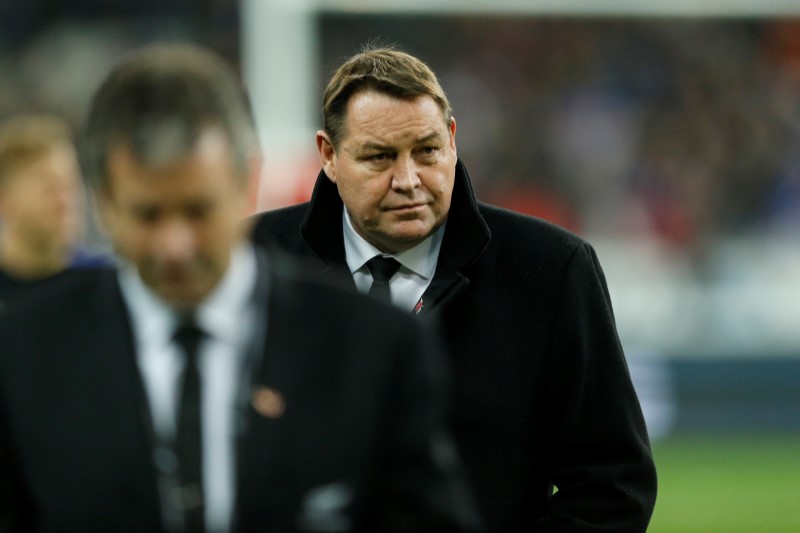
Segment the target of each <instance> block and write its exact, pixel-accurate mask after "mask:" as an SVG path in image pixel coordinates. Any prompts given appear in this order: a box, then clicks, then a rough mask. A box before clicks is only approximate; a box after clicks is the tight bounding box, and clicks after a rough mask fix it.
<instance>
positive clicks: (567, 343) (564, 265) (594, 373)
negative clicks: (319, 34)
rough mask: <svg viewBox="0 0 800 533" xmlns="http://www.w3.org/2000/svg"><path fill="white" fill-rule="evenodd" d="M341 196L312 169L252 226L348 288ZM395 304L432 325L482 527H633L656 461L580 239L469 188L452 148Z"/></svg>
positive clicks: (652, 486)
mask: <svg viewBox="0 0 800 533" xmlns="http://www.w3.org/2000/svg"><path fill="white" fill-rule="evenodd" d="M342 210H343V205H342V201H341V199H340V197H339V195H338V191H337V189H336V186H335V185H334V184H333V183H332V182H331V181H330V180H328V179H327V177H326V176H325V174H324V173H322V172H321V173H320V175H319V177H318V179H317V183H316V186H315V189H314V192H313V195H312V198H311V200H310V202H307V203H304V204H300V205H296V206H290V207H286V208H282V209H278V210H274V211H270V212H265V213H261V214H259V215H257V216H256V218H255V221H254V222H255V224H254V231H253V239H254V240H255V242H257V243H262V244H265V243H270V244H274V243H277V244H278V245H279V246H281V247H283V248H284V249H286V250H288V251H289V252H290V253H292V254H295V255H297V256H300V257H303V258H305V259H306V260H307V261H309V262H310V263H314V264H316V265H317V267H318V269H319V270H318V275H319V276H321V277H324V278H328V279H331V280H333V279H339V280H342V281H340V282H343V283H345V284H347V285H349V286H350V288H351V289H352V290H355V284H354V282H353V281H352V276H351V275H350V272H349V270H348V267H347V265H346V263H345V249H344V241H343V233H342V222H341V221H342ZM408 311H409V312H412V313H416V314H417V316H418V318H419V319H421V320H433V321H436V322H438V325H439V326H440V327H441V333H442V335H443V338H444V341H445V344H446V347H447V351H448V355H449V359H450V366H451V370H452V372H453V375H454V383H455V390H454V392H455V402H454V405H455V409H454V412H453V414H452V425H453V428H454V432H455V437H456V441H457V444H458V446H459V449H460V451H461V454H462V457H463V460H464V462H465V465H466V467H467V470H468V474H469V479H470V481H471V483H472V485H473V488H474V491H475V493H476V494H477V498H478V504H479V508H480V511H481V512H482V515H483V518H484V521H485V523H486V525H487V526H488V530H489V531H492V532H497V533H514V532H522V531H534V530H536V531H569V532H592V531H614V532H639V531H645V530H646V528H647V524H648V522H649V519H650V516H651V514H652V511H653V507H654V504H655V498H656V475H655V467H654V463H653V459H652V455H651V451H650V445H649V441H648V436H647V431H646V427H645V423H644V419H643V416H642V412H641V408H640V405H639V402H638V399H637V396H636V393H635V391H634V388H633V385H632V383H631V379H630V376H629V372H628V368H627V365H626V361H625V358H624V354H623V349H622V347H621V345H620V341H619V339H618V335H617V331H616V326H615V321H614V316H613V311H612V307H611V300H610V297H609V293H608V289H607V286H606V282H605V278H604V275H603V271H602V269H601V267H600V264H599V262H598V259H597V256H596V254H595V251H594V250H593V248H592V247H591V246H590V245H589V244H588V243H587V242H585V241H584V240H583V239H581V238H579V237H578V236H576V235H574V234H572V233H570V232H568V231H566V230H564V229H562V228H559V227H557V226H555V225H552V224H550V223H548V222H545V221H543V220H540V219H537V218H534V217H529V216H523V215H521V214H517V213H514V212H511V211H508V210H504V209H500V208H498V207H493V206H490V205H487V204H484V203H480V202H478V201H477V200H476V198H475V196H474V193H473V190H472V187H471V184H470V180H469V176H468V174H467V171H466V168H465V167H464V165H463V163H462V162H461V161H460V160H459V161H458V162H457V167H456V173H455V184H454V190H453V195H452V201H451V208H450V211H449V214H448V217H447V221H446V229H445V233H444V237H443V241H442V247H441V251H440V255H439V260H438V264H437V268H436V272H435V274H434V278H433V280H432V282H431V284H430V286H429V287H428V289H427V290H426V291H425V293H424V294H423V296H422V299H421V301H420V302H419V303H418V304H417V306H416V307H415V309H414V310H410V309H409V310H408Z"/></svg>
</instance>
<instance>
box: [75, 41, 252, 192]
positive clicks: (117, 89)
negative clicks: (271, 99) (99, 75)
mask: <svg viewBox="0 0 800 533" xmlns="http://www.w3.org/2000/svg"><path fill="white" fill-rule="evenodd" d="M209 126H213V127H219V128H220V129H221V130H222V131H223V132H224V133H225V135H226V136H227V138H228V141H229V142H230V146H231V149H232V152H233V156H234V163H235V165H236V170H237V171H238V173H239V174H240V175H241V176H246V175H247V173H248V169H249V163H250V159H251V158H252V156H253V155H255V153H256V152H257V149H258V143H257V141H256V134H255V127H254V124H253V119H252V115H251V113H250V107H249V105H248V102H247V97H246V95H245V92H244V88H243V87H242V85H241V82H240V81H239V78H238V76H237V74H236V73H235V72H234V70H233V68H232V67H231V66H230V65H228V63H227V62H225V60H224V59H222V58H221V57H220V56H218V55H217V54H215V53H213V52H211V51H210V50H207V49H205V48H203V47H200V46H198V45H191V44H156V45H151V46H148V47H146V48H144V49H141V50H139V51H136V52H134V53H133V54H131V55H130V56H128V57H127V58H125V59H123V60H122V61H121V62H120V63H119V64H118V65H117V66H116V67H115V68H114V69H113V70H112V71H111V73H110V74H109V75H108V76H107V77H106V79H105V81H104V82H103V83H102V84H101V85H100V88H99V89H98V90H97V92H96V93H95V95H94V98H93V99H92V103H91V106H90V110H89V115H88V119H87V121H86V126H85V130H84V132H83V135H82V143H81V155H82V161H83V164H84V168H85V172H86V174H87V176H88V177H89V179H90V180H91V182H92V184H93V185H94V186H95V187H98V188H103V187H104V186H106V185H107V180H108V175H107V173H108V169H107V157H108V153H109V151H110V149H111V148H112V147H113V145H114V144H116V143H119V142H125V143H127V144H128V145H129V148H130V150H131V151H132V153H133V154H134V155H135V156H136V157H137V158H138V159H141V160H143V161H145V162H147V163H155V162H157V160H158V161H161V160H162V159H163V158H170V157H173V158H174V157H178V156H181V155H183V154H184V153H186V152H187V151H188V150H190V149H191V148H192V147H193V146H194V144H195V143H196V141H197V139H198V137H199V135H200V134H201V133H202V131H203V130H204V129H205V128H206V127H209Z"/></svg>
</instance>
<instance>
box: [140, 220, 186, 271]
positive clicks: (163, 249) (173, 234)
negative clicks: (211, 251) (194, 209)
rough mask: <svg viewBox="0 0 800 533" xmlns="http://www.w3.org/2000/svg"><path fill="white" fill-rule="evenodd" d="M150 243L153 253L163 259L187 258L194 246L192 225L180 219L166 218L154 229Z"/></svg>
mask: <svg viewBox="0 0 800 533" xmlns="http://www.w3.org/2000/svg"><path fill="white" fill-rule="evenodd" d="M151 245H152V248H151V250H152V253H153V255H154V256H155V257H158V258H160V259H162V260H164V261H169V262H176V261H186V260H189V259H191V258H192V257H193V256H194V253H195V247H196V242H195V236H194V232H193V231H192V226H191V224H189V223H188V222H186V221H184V220H180V219H170V220H166V221H164V222H163V223H162V224H161V226H160V227H159V228H158V230H157V231H156V234H155V236H154V238H153V241H152V243H151Z"/></svg>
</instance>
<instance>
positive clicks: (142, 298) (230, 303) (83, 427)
mask: <svg viewBox="0 0 800 533" xmlns="http://www.w3.org/2000/svg"><path fill="white" fill-rule="evenodd" d="M245 100H246V99H245V95H244V93H243V91H242V90H241V86H240V84H239V82H238V79H237V78H236V76H235V74H234V73H233V71H232V69H230V67H229V66H228V65H227V64H226V63H225V62H224V61H222V60H221V59H220V58H219V57H217V56H216V55H214V54H211V53H209V52H208V51H206V50H204V49H202V48H198V47H195V46H189V45H157V46H153V47H150V48H147V49H145V50H142V51H140V52H137V53H135V54H133V55H131V56H129V57H128V58H126V59H125V60H123V61H122V62H120V63H119V65H117V66H116V67H115V68H114V69H113V70H112V71H111V73H110V74H109V75H108V77H107V78H106V79H105V81H104V82H103V84H102V85H101V86H100V88H99V90H98V91H97V92H96V93H95V96H94V98H93V101H92V104H91V109H90V112H89V117H88V120H87V126H86V128H85V133H84V138H83V143H82V145H83V146H84V148H85V156H86V157H85V160H84V162H85V169H86V173H87V175H88V177H89V178H90V179H91V180H92V184H93V187H94V189H95V191H94V192H95V195H96V198H97V200H98V204H99V206H100V212H101V215H102V218H103V221H104V222H105V224H106V227H107V229H108V231H109V235H110V237H111V240H112V242H113V244H114V246H115V249H116V250H117V252H118V253H119V255H120V257H121V265H120V267H119V269H96V270H91V271H90V270H86V271H83V272H79V273H76V274H75V275H73V276H70V277H69V278H68V280H67V281H68V283H63V284H58V285H51V286H49V287H46V288H47V289H48V291H40V292H39V293H37V295H36V296H37V300H36V301H34V302H26V303H27V305H20V306H19V308H18V309H16V310H15V311H14V312H13V313H5V314H3V313H0V338H1V339H2V357H0V530H2V531H30V530H35V531H59V532H61V531H191V532H195V531H229V530H233V531H259V532H261V531H263V532H270V531H275V532H294V531H309V532H310V531H320V532H321V531H339V532H364V533H366V532H378V531H380V532H397V533H407V532H411V531H436V532H448V531H453V532H455V531H472V530H474V529H475V524H476V523H477V515H476V513H475V511H474V509H473V506H472V503H471V499H470V495H469V491H468V489H467V488H466V485H465V484H464V483H463V476H462V475H461V474H460V470H459V461H458V457H457V454H456V452H455V449H454V447H453V445H452V442H451V440H450V439H449V437H448V435H447V431H446V430H445V428H444V424H443V420H444V412H445V405H444V403H445V399H446V396H447V395H446V394H445V392H444V391H443V389H442V387H443V386H444V383H443V382H444V381H445V380H446V378H447V371H446V369H445V363H444V358H443V357H442V356H441V353H440V352H439V350H438V349H437V346H438V343H437V342H436V339H435V338H434V337H433V336H432V334H431V332H430V331H428V330H427V328H424V327H423V325H422V324H419V323H417V322H416V321H414V320H413V318H412V317H410V316H408V315H407V314H406V313H402V312H401V311H399V310H397V309H394V308H393V307H391V306H388V305H383V304H380V303H378V302H375V301H374V300H372V299H370V298H367V297H366V296H362V295H358V294H354V293H352V292H350V291H347V290H342V289H337V288H334V287H330V286H327V285H323V284H319V283H316V282H313V281H309V280H307V279H305V278H303V277H302V276H301V275H300V274H299V272H298V267H297V265H295V264H294V263H293V262H290V261H289V260H288V259H286V258H281V257H279V256H278V254H276V253H262V252H259V251H257V250H256V248H255V247H254V246H253V245H252V244H251V243H250V242H249V240H248V238H247V230H248V228H249V224H248V222H247V221H246V220H245V215H246V214H247V213H248V212H249V209H250V208H251V203H252V202H253V201H254V192H255V183H256V177H257V176H258V174H259V159H260V155H259V150H258V147H257V141H256V136H255V132H254V128H253V124H252V117H251V116H250V115H249V112H248V106H247V104H246V101H245ZM45 333H46V334H45Z"/></svg>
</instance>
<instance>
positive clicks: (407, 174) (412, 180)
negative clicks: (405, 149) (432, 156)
mask: <svg viewBox="0 0 800 533" xmlns="http://www.w3.org/2000/svg"><path fill="white" fill-rule="evenodd" d="M417 170H418V169H417V164H416V162H415V161H414V158H413V157H410V156H408V157H404V156H399V157H398V158H397V160H396V161H395V164H394V170H393V173H392V188H393V189H395V190H398V191H410V190H413V189H415V188H417V187H418V186H419V184H420V179H419V176H418V175H417Z"/></svg>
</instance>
